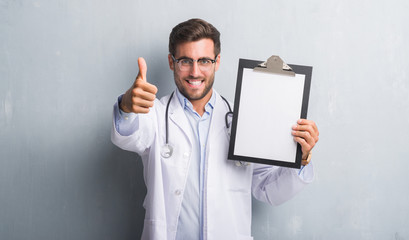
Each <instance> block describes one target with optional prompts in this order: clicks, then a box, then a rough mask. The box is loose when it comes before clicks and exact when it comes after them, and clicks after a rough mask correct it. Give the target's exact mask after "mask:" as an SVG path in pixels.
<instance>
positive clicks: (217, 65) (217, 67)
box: [215, 53, 220, 71]
mask: <svg viewBox="0 0 409 240" xmlns="http://www.w3.org/2000/svg"><path fill="white" fill-rule="evenodd" d="M219 66H220V53H219V55H217V59H216V66H215V67H216V68H215V71H217V70H218V69H219Z"/></svg>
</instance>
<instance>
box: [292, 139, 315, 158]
mask: <svg viewBox="0 0 409 240" xmlns="http://www.w3.org/2000/svg"><path fill="white" fill-rule="evenodd" d="M294 141H296V142H297V143H299V144H300V145H301V150H302V158H303V159H305V158H306V157H307V156H308V153H309V152H311V150H312V147H311V146H310V145H309V144H308V143H307V142H306V141H305V139H304V138H300V137H294Z"/></svg>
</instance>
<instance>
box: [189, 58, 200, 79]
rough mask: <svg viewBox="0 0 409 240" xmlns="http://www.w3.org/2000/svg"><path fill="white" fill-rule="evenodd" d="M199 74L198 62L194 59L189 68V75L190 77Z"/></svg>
mask: <svg viewBox="0 0 409 240" xmlns="http://www.w3.org/2000/svg"><path fill="white" fill-rule="evenodd" d="M199 74H200V69H199V64H197V61H194V62H193V63H192V67H191V68H190V75H191V76H192V77H196V76H199Z"/></svg>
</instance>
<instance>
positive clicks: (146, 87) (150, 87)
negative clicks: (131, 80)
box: [135, 80, 158, 94]
mask: <svg viewBox="0 0 409 240" xmlns="http://www.w3.org/2000/svg"><path fill="white" fill-rule="evenodd" d="M135 87H136V88H140V89H142V90H143V91H145V92H148V93H152V94H156V93H157V92H158V88H157V87H156V86H155V85H153V84H150V83H148V82H144V81H143V80H141V81H138V82H136V84H135Z"/></svg>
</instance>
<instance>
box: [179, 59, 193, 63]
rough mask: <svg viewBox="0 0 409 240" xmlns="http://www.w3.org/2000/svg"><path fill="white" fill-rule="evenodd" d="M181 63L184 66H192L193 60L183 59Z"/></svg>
mask: <svg viewBox="0 0 409 240" xmlns="http://www.w3.org/2000/svg"><path fill="white" fill-rule="evenodd" d="M179 62H180V63H181V64H182V65H191V64H192V60H191V59H188V58H182V59H180V60H179Z"/></svg>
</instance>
